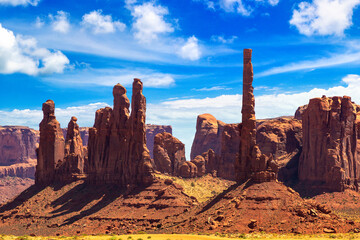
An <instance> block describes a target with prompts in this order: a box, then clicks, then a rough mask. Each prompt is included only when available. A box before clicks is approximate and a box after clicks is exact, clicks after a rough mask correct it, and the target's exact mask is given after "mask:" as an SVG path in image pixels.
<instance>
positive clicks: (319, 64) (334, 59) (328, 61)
mask: <svg viewBox="0 0 360 240" xmlns="http://www.w3.org/2000/svg"><path fill="white" fill-rule="evenodd" d="M356 62H360V52H352V53H344V54H338V55H333V56H331V57H327V58H320V59H315V60H312V61H301V62H297V63H290V64H287V65H284V66H280V67H274V68H271V69H269V70H266V71H263V72H260V73H259V74H256V76H257V77H264V76H270V75H275V74H279V73H286V72H294V71H300V70H312V69H317V68H325V67H331V66H337V65H343V64H348V63H356Z"/></svg>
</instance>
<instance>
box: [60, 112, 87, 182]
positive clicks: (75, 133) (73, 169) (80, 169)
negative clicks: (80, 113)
mask: <svg viewBox="0 0 360 240" xmlns="http://www.w3.org/2000/svg"><path fill="white" fill-rule="evenodd" d="M76 122H77V118H76V117H71V120H70V122H69V124H68V128H67V133H66V140H65V152H64V160H63V161H62V162H60V163H59V164H58V166H57V173H56V174H57V178H59V179H62V181H71V180H72V179H73V177H74V175H76V174H83V173H84V161H85V158H86V147H84V146H83V143H82V139H81V136H80V129H79V125H78V124H77V123H76Z"/></svg>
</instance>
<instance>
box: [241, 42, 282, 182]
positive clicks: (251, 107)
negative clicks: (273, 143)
mask: <svg viewBox="0 0 360 240" xmlns="http://www.w3.org/2000/svg"><path fill="white" fill-rule="evenodd" d="M251 54H252V50H251V49H245V50H244V70H243V75H244V76H243V101H242V110H241V113H242V123H241V125H240V152H239V158H238V161H236V164H235V171H236V175H237V176H236V179H237V180H238V181H240V182H241V181H245V180H247V179H249V178H252V179H253V180H254V181H256V182H265V181H271V180H274V179H276V178H277V172H278V168H277V164H276V163H275V162H274V161H273V159H272V156H267V155H264V154H262V153H261V151H260V148H259V146H258V145H257V144H256V118H255V98H254V93H253V91H254V88H253V86H252V82H253V76H254V73H253V67H252V63H251Z"/></svg>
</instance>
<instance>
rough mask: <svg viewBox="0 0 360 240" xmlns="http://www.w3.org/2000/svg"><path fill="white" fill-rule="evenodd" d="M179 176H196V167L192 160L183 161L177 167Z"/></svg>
mask: <svg viewBox="0 0 360 240" xmlns="http://www.w3.org/2000/svg"><path fill="white" fill-rule="evenodd" d="M179 176H180V177H183V178H193V177H197V176H198V173H197V167H196V165H195V164H194V163H193V162H188V161H186V162H183V163H182V164H181V165H180V167H179Z"/></svg>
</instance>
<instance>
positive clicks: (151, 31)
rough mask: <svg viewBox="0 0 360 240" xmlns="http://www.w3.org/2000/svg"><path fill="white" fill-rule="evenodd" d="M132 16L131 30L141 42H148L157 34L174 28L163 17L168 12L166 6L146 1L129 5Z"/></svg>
mask: <svg viewBox="0 0 360 240" xmlns="http://www.w3.org/2000/svg"><path fill="white" fill-rule="evenodd" d="M128 8H129V9H130V10H131V15H132V16H133V17H134V23H133V30H134V32H135V33H134V34H135V37H136V38H137V39H138V40H139V41H141V42H150V41H152V40H155V39H157V38H158V35H159V34H165V33H170V32H173V31H174V28H173V27H172V26H171V24H170V23H167V22H166V21H165V19H164V16H165V15H168V14H169V11H168V9H167V8H165V7H163V6H161V5H155V4H154V3H153V2H147V3H144V4H142V5H129V6H128Z"/></svg>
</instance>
